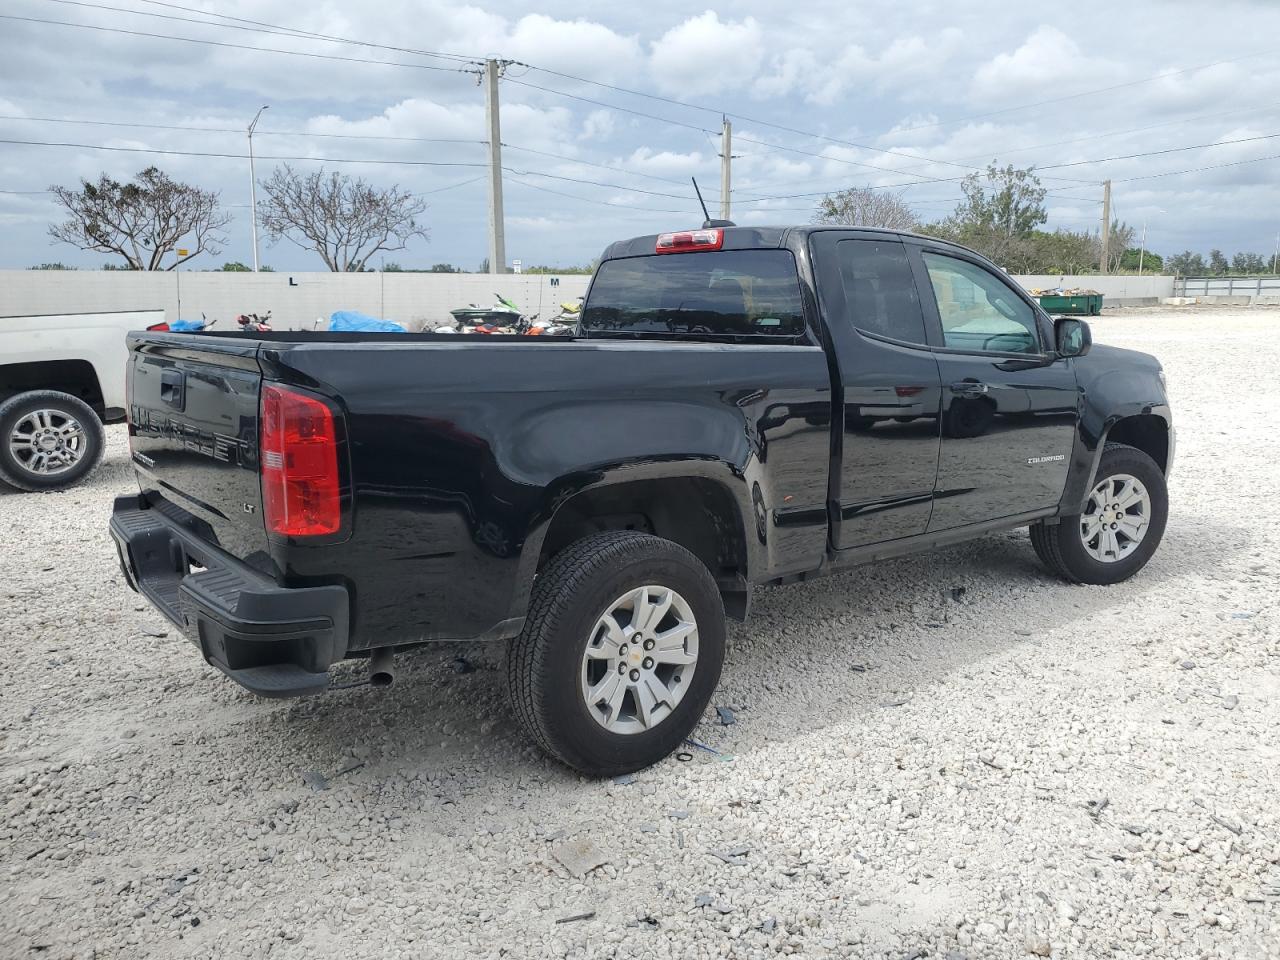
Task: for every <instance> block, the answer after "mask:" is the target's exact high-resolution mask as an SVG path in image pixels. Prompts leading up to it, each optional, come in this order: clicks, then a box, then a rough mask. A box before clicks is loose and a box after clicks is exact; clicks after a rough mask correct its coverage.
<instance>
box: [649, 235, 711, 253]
mask: <svg viewBox="0 0 1280 960" xmlns="http://www.w3.org/2000/svg"><path fill="white" fill-rule="evenodd" d="M722 246H724V231H723V230H720V229H716V230H682V231H680V232H678V233H660V234H658V242H657V244H655V245H654V248H653V250H654V253H693V252H695V251H698V250H719V249H720V248H721V247H722Z"/></svg>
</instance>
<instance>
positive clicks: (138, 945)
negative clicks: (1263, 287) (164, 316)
mask: <svg viewBox="0 0 1280 960" xmlns="http://www.w3.org/2000/svg"><path fill="white" fill-rule="evenodd" d="M1278 324H1280V311H1267V310H1262V309H1257V310H1246V309H1238V308H1231V309H1218V308H1191V309H1181V310H1171V309H1161V310H1132V311H1124V312H1119V313H1115V314H1109V315H1107V316H1104V317H1102V318H1099V319H1098V320H1097V321H1096V323H1095V324H1094V330H1095V336H1096V337H1097V339H1098V340H1099V341H1100V342H1109V343H1114V344H1118V345H1121V346H1132V347H1136V348H1138V349H1144V350H1150V351H1152V352H1156V353H1158V354H1159V355H1160V356H1161V358H1162V360H1163V361H1164V364H1165V367H1166V370H1167V373H1168V377H1169V385H1170V391H1171V393H1172V395H1173V402H1174V405H1175V413H1176V416H1177V418H1178V423H1179V431H1180V432H1179V442H1178V461H1177V464H1176V467H1175V471H1174V476H1173V480H1172V485H1171V500H1172V503H1173V510H1172V516H1171V519H1170V522H1169V528H1168V533H1167V534H1166V537H1165V543H1164V545H1163V547H1162V548H1161V550H1160V551H1159V552H1158V553H1157V554H1156V557H1155V559H1154V560H1153V561H1152V563H1151V564H1150V566H1149V567H1148V568H1147V569H1146V570H1145V571H1144V572H1143V573H1142V574H1140V575H1139V576H1138V577H1137V578H1136V579H1135V580H1133V581H1130V582H1129V583H1126V584H1122V585H1120V586H1117V587H1111V588H1104V587H1073V586H1068V585H1065V584H1063V583H1060V582H1058V581H1056V580H1054V579H1052V578H1050V577H1049V576H1048V575H1047V574H1046V573H1045V572H1044V571H1043V570H1042V569H1041V568H1040V567H1039V566H1038V565H1037V563H1036V561H1035V558H1034V556H1033V554H1032V551H1031V547H1030V544H1029V542H1028V540H1027V537H1026V534H1025V532H1024V531H1018V532H1017V533H1013V534H1007V535H999V536H992V537H987V538H985V539H983V540H980V541H977V542H974V543H970V544H965V545H962V546H958V547H954V548H951V549H947V550H944V551H941V552H939V553H937V554H933V555H929V556H923V557H915V558H908V559H904V560H900V561H897V562H893V563H884V564H881V565H879V566H876V567H873V568H864V569H862V570H860V571H856V572H854V573H850V574H846V575H842V576H838V577H835V578H830V579H827V580H824V581H819V582H815V583H811V584H806V585H799V586H794V587H787V588H778V589H773V590H766V591H762V592H760V593H759V594H758V595H757V596H758V600H757V604H756V607H755V616H754V618H753V620H752V621H751V623H750V624H749V625H747V626H746V627H736V628H734V629H733V630H732V631H731V635H730V643H731V646H730V651H729V655H728V660H727V662H726V666H725V675H724V680H723V682H722V686H721V690H720V692H719V694H718V695H717V697H716V699H715V701H714V702H715V703H716V704H718V705H721V706H726V707H730V708H731V709H732V711H733V714H734V716H735V717H736V722H735V723H733V724H732V725H729V726H725V725H721V724H720V723H719V721H718V719H717V715H716V714H715V713H714V712H713V711H708V715H707V717H706V718H704V721H703V723H702V725H701V726H700V727H699V729H698V732H697V736H698V738H699V739H700V740H701V741H702V742H703V743H704V744H706V745H708V746H709V747H711V748H712V749H713V750H715V751H719V754H715V753H712V752H709V751H706V750H701V749H693V750H692V751H691V752H692V757H691V759H686V760H683V761H681V760H677V759H674V758H673V759H670V760H668V761H666V762H663V763H661V764H659V765H658V766H656V767H654V768H651V769H649V770H646V771H644V772H642V773H639V774H637V775H635V776H634V777H633V778H623V780H625V782H617V781H614V782H610V781H606V782H591V781H586V780H583V779H580V778H578V777H577V776H575V775H572V774H570V773H568V772H567V771H566V770H564V769H563V768H561V767H559V766H557V765H555V764H553V763H551V762H549V761H547V760H545V759H544V758H543V757H542V756H541V755H540V754H538V753H537V752H536V751H534V750H533V749H531V748H529V747H528V746H527V745H526V744H525V741H524V740H523V739H522V738H521V737H520V735H519V733H518V732H517V731H516V730H515V729H514V727H513V724H512V720H511V717H510V715H509V714H508V712H507V710H506V707H505V705H504V704H503V701H502V696H501V693H502V690H501V672H500V666H501V663H500V656H501V651H500V650H499V649H498V648H497V647H479V646H470V647H462V646H453V645H447V646H440V647H435V648H430V649H428V650H425V651H422V652H419V653H416V654H410V655H408V656H405V657H402V658H401V672H400V677H399V678H398V679H397V682H396V685H395V686H393V687H392V688H390V689H389V690H385V691H374V690H370V689H368V688H363V689H354V690H349V691H343V692H339V693H334V694H331V695H328V696H324V697H320V698H316V699H312V700H305V701H285V702H280V701H267V700H257V699H255V698H253V697H251V696H250V695H248V694H246V693H244V692H242V691H241V690H239V689H238V688H237V687H235V686H234V685H232V684H231V683H230V682H228V681H226V680H225V679H223V678H222V677H221V675H219V674H217V673H216V672H214V671H213V670H212V669H210V668H207V667H206V666H205V665H204V663H203V662H201V660H200V659H199V657H198V656H197V655H196V653H195V651H194V649H193V648H192V647H191V646H190V645H189V644H188V643H186V642H185V641H184V640H182V639H181V638H180V637H178V636H177V635H176V634H175V632H174V631H173V630H172V629H171V628H170V627H169V625H168V624H166V623H165V622H164V621H162V620H161V618H160V617H159V616H158V615H156V614H154V613H153V612H151V610H150V609H149V608H148V607H147V606H146V604H144V603H143V602H142V601H141V600H140V599H139V598H138V597H137V596H136V595H134V594H132V593H130V592H129V591H128V590H127V589H126V588H125V586H124V584H123V582H122V579H121V577H120V574H119V573H118V571H117V569H116V563H115V557H114V553H113V550H112V547H111V545H110V541H109V539H108V537H107V534H106V520H107V514H108V511H109V508H110V502H111V497H112V496H113V495H115V494H117V493H123V492H126V491H129V490H132V489H133V482H132V479H131V476H130V471H129V468H128V465H127V460H126V451H125V442H124V434H123V431H122V430H121V429H120V428H112V429H110V430H109V436H110V444H111V448H110V452H109V455H108V458H107V460H106V462H105V463H104V465H103V467H102V469H101V470H100V471H99V472H98V473H97V474H96V475H95V477H94V478H93V480H92V482H90V483H87V484H85V485H84V486H81V487H79V488H77V489H74V490H71V491H68V492H65V493H61V494H51V495H44V496H29V495H16V494H8V493H3V494H0V531H3V536H4V540H3V541H2V542H3V547H4V553H3V556H2V557H0V572H2V573H3V577H2V579H0V597H2V598H3V620H2V621H0V656H2V657H3V662H4V664H5V666H6V669H7V671H8V674H7V675H8V682H7V683H6V685H5V687H4V689H3V692H0V801H2V802H3V805H4V819H3V825H2V826H0V837H2V838H3V839H2V843H0V956H3V957H6V958H7V957H14V958H19V957H27V956H32V957H37V956H38V957H64V956H66V957H72V956H74V957H166V958H168V957H174V958H178V957H217V958H227V957H264V956H268V955H270V956H272V957H308V958H314V957H321V958H323V957H329V956H333V957H343V958H351V957H378V958H383V957H393V956H412V957H461V956H467V957H472V956H474V957H502V956H515V957H526V956H530V957H532V956H556V957H561V956H567V957H593V958H594V957H608V956H627V957H668V956H679V957H681V958H694V957H738V958H750V957H765V956H772V955H774V954H777V953H783V954H791V953H794V954H801V955H803V956H806V957H849V956H853V957H896V958H905V957H939V958H941V957H968V958H979V957H1018V956H1027V955H1032V956H1054V957H1101V956H1115V957H1129V956H1139V955H1150V956H1176V957H1248V958H1262V957H1280V809H1278V807H1277V802H1276V798H1277V795H1278V790H1277V788H1278V787H1280V640H1278V638H1280V627H1278V625H1277V614H1278V606H1280V601H1278V598H1280V590H1278V589H1277V587H1278V586H1280V553H1278V551H1277V547H1278V545H1280V544H1278V540H1280V525H1278V523H1277V520H1278V519H1280V506H1278V505H1277V499H1276V486H1277V483H1276V481H1277V479H1278V475H1280V468H1278V467H1277V463H1278V462H1280V442H1278V441H1277V437H1276V432H1275V425H1276V422H1277V419H1278V417H1280V381H1278V380H1277V377H1276V371H1275V355H1276V354H1275V350H1274V348H1273V347H1272V346H1271V345H1272V344H1274V340H1275V330H1276V327H1277V325H1278ZM459 657H465V659H461V660H460V659H456V658H459ZM353 674H354V671H353Z"/></svg>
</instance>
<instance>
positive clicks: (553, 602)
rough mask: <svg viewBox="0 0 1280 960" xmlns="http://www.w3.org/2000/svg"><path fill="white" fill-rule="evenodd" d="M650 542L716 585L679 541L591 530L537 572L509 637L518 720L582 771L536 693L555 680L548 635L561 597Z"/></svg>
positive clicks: (511, 691) (555, 626)
mask: <svg viewBox="0 0 1280 960" xmlns="http://www.w3.org/2000/svg"><path fill="white" fill-rule="evenodd" d="M646 543H658V544H661V545H662V546H663V547H664V548H665V549H668V550H672V549H674V550H676V551H679V552H681V553H684V554H685V555H686V556H687V559H688V561H689V562H690V563H691V564H693V565H695V566H696V567H697V568H699V569H701V570H703V571H704V573H705V575H706V577H707V582H708V584H709V585H710V587H711V588H712V589H715V581H714V580H713V579H712V578H711V574H710V571H708V570H706V568H705V567H704V566H703V565H702V563H701V561H699V560H698V559H697V558H696V557H694V555H693V554H692V553H689V552H688V551H687V550H685V548H684V547H681V546H680V545H679V544H676V543H673V542H671V541H669V540H664V539H662V538H660V537H655V536H653V535H652V534H648V533H641V532H638V531H634V530H612V531H606V532H603V533H597V534H592V535H591V536H588V537H584V538H583V539H581V540H578V541H576V542H575V543H572V544H570V545H569V546H568V547H566V548H565V549H563V550H562V551H560V552H559V553H558V554H556V555H555V556H554V557H553V558H552V559H551V560H550V562H549V563H548V564H547V565H546V566H545V568H544V569H543V570H542V571H541V572H539V574H538V578H537V580H536V581H535V583H534V586H533V591H532V596H531V597H530V599H529V609H528V613H527V614H526V617H525V623H524V629H522V630H521V631H520V633H519V634H518V635H517V636H516V637H515V638H513V639H512V640H511V642H510V646H509V648H508V652H507V693H508V697H509V700H510V702H511V705H512V710H513V711H514V713H515V715H516V719H517V721H518V722H519V723H520V725H521V726H522V727H523V728H524V729H525V730H526V731H528V733H529V735H530V736H531V737H532V738H533V740H534V741H535V742H536V743H537V745H538V746H539V747H541V748H542V749H543V750H544V751H546V752H547V753H548V754H550V755H551V756H553V757H555V758H556V759H558V760H560V761H561V762H562V763H565V764H567V765H568V766H570V767H574V768H575V769H579V770H584V769H585V767H584V764H583V761H582V760H581V759H580V758H577V757H574V756H571V755H569V754H567V752H566V751H565V750H564V749H563V747H562V746H561V745H560V744H558V743H557V738H556V737H555V735H554V732H553V728H554V726H555V718H554V717H552V716H551V715H549V713H547V712H544V710H542V709H540V708H539V698H538V691H540V690H545V689H548V688H549V687H550V685H551V681H552V673H553V668H552V664H551V656H550V649H551V643H550V638H551V637H554V636H555V635H556V633H557V631H558V630H559V629H560V628H559V623H558V621H559V620H560V618H561V616H562V615H563V614H564V613H565V604H564V603H563V602H562V598H563V597H565V596H566V595H571V594H573V593H575V592H577V591H579V590H582V589H585V588H586V586H587V584H588V583H589V582H590V581H592V580H594V579H596V578H597V577H601V576H604V575H606V574H607V572H608V571H609V570H610V569H611V568H615V567H618V566H621V565H622V564H624V563H625V562H626V561H627V560H628V559H630V558H631V557H632V556H633V555H634V551H635V549H636V548H637V547H638V546H643V545H645V544H646ZM619 769H620V770H621V769H622V768H621V767H620V768H619ZM592 772H597V773H598V772H600V771H598V770H596V771H592ZM605 772H606V773H607V772H609V771H605Z"/></svg>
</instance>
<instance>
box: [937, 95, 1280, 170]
mask: <svg viewBox="0 0 1280 960" xmlns="http://www.w3.org/2000/svg"><path fill="white" fill-rule="evenodd" d="M1270 106H1271V107H1272V108H1274V107H1277V106H1280V104H1271V105H1270ZM1265 109H1266V108H1265V107H1264V108H1261V110H1263V111H1265ZM1259 112H1260V108H1258V107H1244V108H1243V109H1240V110H1225V111H1224V110H1219V111H1215V112H1214V113H1202V114H1199V115H1197V116H1194V117H1182V118H1181V119H1178V120H1163V121H1161V122H1160V123H1149V124H1146V125H1145V126H1141V127H1125V128H1123V129H1120V130H1108V131H1107V132H1106V133H1095V134H1090V135H1089V136H1087V137H1072V138H1071V139H1070V140H1054V141H1053V142H1051V143H1037V144H1034V145H1033V146H1029V147H1015V148H1014V149H1012V150H1001V151H1000V155H1001V157H1007V156H1009V155H1010V154H1014V153H1026V152H1027V151H1029V150H1044V149H1046V148H1048V147H1062V146H1068V145H1070V144H1073V143H1085V142H1087V141H1090V140H1105V139H1107V138H1108V137H1121V136H1124V135H1126V134H1130V133H1142V132H1144V131H1146V130H1156V129H1158V128H1160V127H1172V126H1177V125H1178V124H1182V123H1194V122H1196V121H1197V120H1219V119H1221V118H1223V117H1233V116H1238V115H1239V114H1242V113H1253V114H1256V113H1259ZM983 156H985V154H973V155H971V156H968V157H961V158H960V159H962V160H978V159H981V158H982V157H983Z"/></svg>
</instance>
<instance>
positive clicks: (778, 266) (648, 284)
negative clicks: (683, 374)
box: [581, 250, 804, 339]
mask: <svg viewBox="0 0 1280 960" xmlns="http://www.w3.org/2000/svg"><path fill="white" fill-rule="evenodd" d="M581 325H582V330H583V332H584V333H586V334H588V335H590V334H592V333H618V334H630V335H633V336H643V335H645V334H676V335H679V334H689V335H695V336H698V335H701V336H730V337H752V338H756V337H767V338H771V339H772V338H794V337H798V336H801V335H802V334H803V333H804V314H803V310H802V309H801V301H800V281H799V279H798V277H797V275H796V262H795V258H794V257H792V255H791V252H790V251H789V250H720V251H716V252H706V253H674V254H663V255H654V256H649V257H631V258H628V259H625V260H607V261H605V262H604V263H602V264H601V265H600V269H599V270H598V271H597V273H596V277H595V280H594V281H593V282H592V284H591V292H590V293H589V294H588V296H587V302H586V305H585V306H584V307H583V311H582V324H581Z"/></svg>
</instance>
